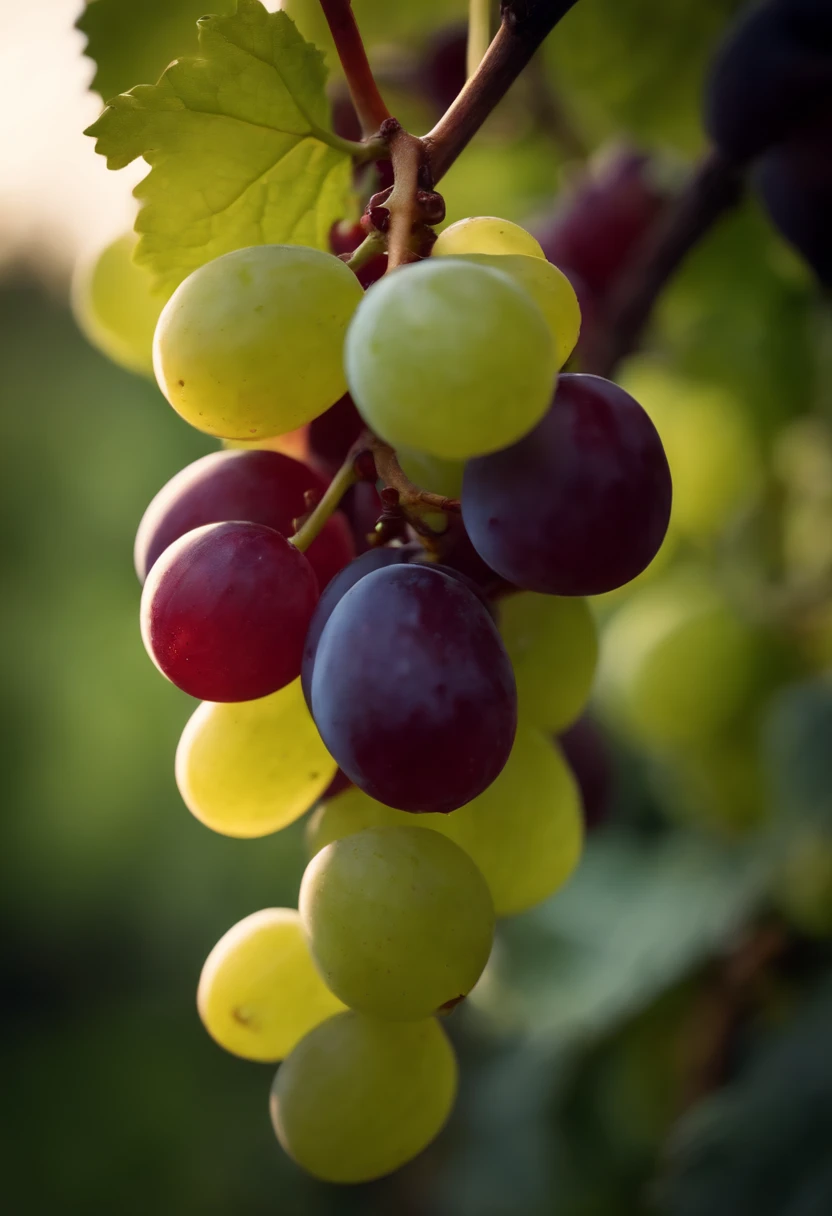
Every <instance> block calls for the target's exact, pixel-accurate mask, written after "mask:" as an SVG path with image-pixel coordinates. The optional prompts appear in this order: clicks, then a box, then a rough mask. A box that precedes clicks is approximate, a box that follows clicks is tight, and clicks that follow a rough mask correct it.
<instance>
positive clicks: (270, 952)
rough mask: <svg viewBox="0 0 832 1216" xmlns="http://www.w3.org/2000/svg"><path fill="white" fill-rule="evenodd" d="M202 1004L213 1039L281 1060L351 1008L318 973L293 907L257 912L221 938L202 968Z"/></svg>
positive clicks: (252, 1056) (237, 1051)
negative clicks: (330, 1019) (310, 1034)
mask: <svg viewBox="0 0 832 1216" xmlns="http://www.w3.org/2000/svg"><path fill="white" fill-rule="evenodd" d="M196 1003H197V1008H198V1010H199V1016H200V1017H201V1018H202V1023H203V1025H204V1027H205V1029H206V1030H207V1031H208V1033H209V1034H210V1035H211V1037H212V1038H213V1039H215V1040H216V1042H217V1043H219V1045H220V1047H224V1048H225V1049H226V1051H231V1052H233V1053H234V1055H237V1056H243V1057H244V1059H247V1060H282V1059H283V1057H284V1056H287V1055H288V1054H289V1052H290V1051H291V1050H292V1048H293V1047H294V1046H295V1044H296V1043H298V1042H299V1041H300V1040H301V1039H302V1038H303V1036H304V1035H305V1034H308V1032H309V1031H310V1030H312V1029H314V1027H315V1026H318V1025H319V1024H320V1023H321V1022H323V1021H324V1019H325V1018H328V1017H331V1016H332V1015H333V1014H336V1013H340V1012H341V1011H342V1010H343V1008H344V1006H343V1005H342V1004H341V1002H340V1001H339V1000H338V998H337V997H336V996H333V995H332V993H331V992H330V991H329V989H328V988H327V987H326V985H325V984H324V982H323V980H322V979H321V977H320V976H319V975H318V972H317V971H316V970H315V965H314V963H313V962H312V958H311V956H310V954H309V947H308V946H307V944H306V939H305V938H304V936H303V929H302V928H301V923H300V916H299V915H298V913H297V912H295V911H294V910H292V909H290V908H265V909H264V910H263V911H262V912H254V913H252V915H251V916H247V917H245V919H244V920H241V921H239V922H238V924H236V925H234V926H233V928H231V929H229V930H228V932H227V933H226V934H225V935H224V936H223V937H221V938H220V940H219V941H218V942H217V944H216V946H214V949H213V950H212V951H211V953H210V954H209V955H208V958H207V959H206V960H205V966H204V967H203V968H202V974H201V975H200V977H199V988H198V990H197V996H196Z"/></svg>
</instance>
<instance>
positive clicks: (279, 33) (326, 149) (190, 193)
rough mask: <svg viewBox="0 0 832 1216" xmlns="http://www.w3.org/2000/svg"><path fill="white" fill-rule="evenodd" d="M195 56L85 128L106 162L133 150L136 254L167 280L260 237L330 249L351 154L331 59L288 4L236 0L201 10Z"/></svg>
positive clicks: (124, 159)
mask: <svg viewBox="0 0 832 1216" xmlns="http://www.w3.org/2000/svg"><path fill="white" fill-rule="evenodd" d="M197 24H198V27H199V49H200V56H199V58H191V57H187V58H185V59H180V60H177V62H175V63H172V64H171V65H170V67H169V68H168V69H167V70H166V71H165V73H164V75H163V76H162V78H161V79H160V81H159V83H158V84H156V85H139V86H138V87H137V88H135V89H132V90H131V91H130V92H129V93H125V94H122V95H120V96H118V97H115V98H114V99H113V100H112V101H111V103H110V104H109V105H108V106H107V108H106V109H105V111H104V113H103V114H102V115H101V117H100V118H99V119H98V121H97V122H95V123H94V124H93V125H92V126H91V127H90V128H89V130H88V132H87V134H88V135H93V136H95V137H96V139H97V144H96V150H97V151H98V152H100V153H101V154H102V155H103V156H106V157H107V164H108V166H109V168H111V169H120V168H123V167H124V166H125V165H127V164H129V163H130V162H131V161H133V160H135V159H136V158H137V157H139V156H143V157H144V159H145V160H146V161H147V162H148V164H149V165H150V166H151V170H150V173H149V174H148V175H147V177H146V178H144V180H143V181H141V182H140V183H139V185H138V186H137V187H136V190H135V195H136V197H137V198H138V199H139V200H140V201H141V210H140V211H139V215H138V218H137V221H136V231H137V232H138V233H139V234H140V240H139V243H138V246H137V250H136V261H137V262H139V263H140V264H141V265H144V266H147V268H148V269H149V270H150V271H151V272H152V273H153V274H154V275H155V276H156V279H157V284H158V286H159V287H160V288H165V289H167V290H172V289H173V288H174V287H176V286H177V284H178V283H180V282H181V281H182V279H184V278H185V277H186V276H187V275H188V274H190V273H191V271H192V270H195V269H196V268H197V267H198V266H201V265H203V263H205V262H208V261H210V260H211V259H212V258H215V257H218V256H219V255H220V254H223V253H228V252H229V251H230V250H232V249H240V248H242V247H244V246H246V245H258V244H263V243H271V244H291V245H312V246H314V247H316V248H318V249H326V248H327V243H328V236H329V231H330V229H331V227H332V225H333V224H334V223H335V222H336V221H337V220H338V219H340V218H342V217H343V216H344V215H345V214H346V212H347V210H348V207H349V190H350V180H351V161H350V157H349V155H348V152H347V151H346V150H345V148H344V147H343V146H339V143H342V141H339V140H338V138H337V136H334V135H333V134H332V133H331V132H330V131H329V130H328V126H327V124H328V120H329V106H328V102H327V99H326V95H325V93H324V84H325V80H326V70H325V68H324V65H323V59H322V56H321V54H320V52H319V51H317V50H316V49H315V47H313V46H312V45H311V43H308V42H306V41H305V40H304V39H303V38H302V37H301V35H300V34H299V33H298V31H297V29H296V28H295V26H294V25H293V23H292V21H291V20H290V19H289V18H288V17H287V16H286V14H285V13H280V12H278V13H267V12H266V10H265V9H264V8H263V6H262V4H260V3H258V0H239V3H238V6H237V11H236V13H235V14H234V15H233V16H230V17H203V18H202V19H201V20H200V21H199V22H198V23H197Z"/></svg>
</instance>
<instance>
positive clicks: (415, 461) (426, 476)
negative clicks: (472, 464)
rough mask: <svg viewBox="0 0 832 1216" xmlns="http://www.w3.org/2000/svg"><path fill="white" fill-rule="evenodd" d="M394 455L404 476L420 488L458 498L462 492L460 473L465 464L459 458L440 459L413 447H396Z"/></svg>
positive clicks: (446, 496)
mask: <svg viewBox="0 0 832 1216" xmlns="http://www.w3.org/2000/svg"><path fill="white" fill-rule="evenodd" d="M396 457H397V459H398V461H399V465H400V467H401V470H402V472H403V473H404V475H405V477H409V478H410V480H411V481H412V482H413V483H414V484H415V485H417V486H419V488H420V489H422V490H430V491H431V493H433V494H443V495H444V496H445V498H459V496H460V494H461V493H462V474H463V472H464V470H465V466H464V464H463V463H462V461H460V460H440V458H439V457H438V456H429V455H428V454H427V452H417V451H416V450H415V449H414V448H401V447H400V448H398V450H397V451H396Z"/></svg>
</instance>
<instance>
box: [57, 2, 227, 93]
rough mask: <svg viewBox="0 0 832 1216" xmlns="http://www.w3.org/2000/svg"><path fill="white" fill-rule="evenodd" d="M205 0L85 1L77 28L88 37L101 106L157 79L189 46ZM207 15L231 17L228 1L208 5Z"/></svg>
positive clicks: (94, 84)
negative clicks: (103, 101) (209, 11)
mask: <svg viewBox="0 0 832 1216" xmlns="http://www.w3.org/2000/svg"><path fill="white" fill-rule="evenodd" d="M205 7H206V5H205V0H144V2H143V3H142V4H136V2H135V0H88V3H87V6H86V8H85V9H84V11H83V13H82V14H81V16H80V17H79V18H78V21H77V26H78V29H79V30H81V32H82V33H84V34H86V36H87V47H86V54H87V55H88V56H89V58H90V59H92V60H93V62H94V63H95V76H94V77H93V80H92V83H91V85H90V88H92V89H95V91H96V92H97V93H100V94H101V96H102V98H103V99H104V100H105V101H108V100H109V99H110V98H111V97H115V95H116V93H123V92H125V91H126V90H127V89H129V88H131V87H132V86H133V85H134V84H137V83H138V82H140V81H141V82H142V83H144V82H148V83H149V82H152V81H154V80H158V79H159V77H160V76H161V74H162V72H163V71H164V69H165V68H166V67H167V65H168V64H169V63H170V61H171V60H172V59H174V58H175V57H176V56H177V55H179V54H181V53H182V52H183V51H186V50H187V49H188V48H189V46H191V44H192V42H193V35H194V25H195V24H196V22H197V20H198V19H199V18H200V17H201V16H202V14H203V13H204V12H205ZM211 8H212V11H214V12H217V13H230V12H231V11H232V10H233V8H234V3H233V0H211Z"/></svg>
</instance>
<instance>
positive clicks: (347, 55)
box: [321, 0, 390, 136]
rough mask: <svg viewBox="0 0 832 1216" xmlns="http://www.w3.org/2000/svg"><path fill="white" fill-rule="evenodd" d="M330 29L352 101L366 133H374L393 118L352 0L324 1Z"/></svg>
mask: <svg viewBox="0 0 832 1216" xmlns="http://www.w3.org/2000/svg"><path fill="white" fill-rule="evenodd" d="M321 8H322V9H323V13H324V16H325V17H326V21H327V25H328V26H329V31H330V33H331V34H332V38H333V41H334V43H335V49H336V50H337V51H338V58H339V59H340V60H341V67H342V68H343V69H344V75H345V76H346V78H347V85H348V86H349V90H350V96H351V97H352V103H353V105H354V106H355V112H356V114H357V115H358V121H359V122H360V123H361V129H362V131H363V132H364V134H365V135H367V136H370V135H374V134H375V133H376V131H378V129H379V127H381V125H382V123H383V122H384V121H385V120H386V119H388V118H389V117H390V111H389V110H388V109H387V106H386V105H385V102H384V98H383V97H382V95H381V93H380V92H379V89H378V85H377V84H376V82H375V78H374V76H373V73H372V70H371V68H370V64H369V61H368V59H367V52H366V51H365V49H364V43H363V42H362V40H361V34H360V32H359V29H358V25H357V24H356V20H355V15H354V13H353V11H352V4H351V0H321Z"/></svg>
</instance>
